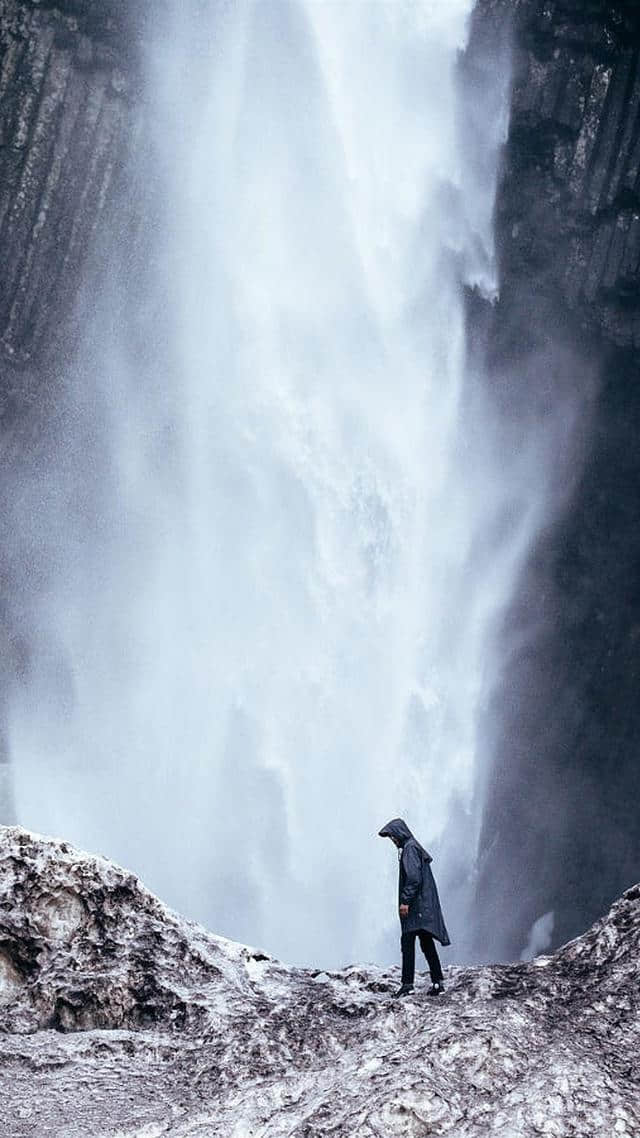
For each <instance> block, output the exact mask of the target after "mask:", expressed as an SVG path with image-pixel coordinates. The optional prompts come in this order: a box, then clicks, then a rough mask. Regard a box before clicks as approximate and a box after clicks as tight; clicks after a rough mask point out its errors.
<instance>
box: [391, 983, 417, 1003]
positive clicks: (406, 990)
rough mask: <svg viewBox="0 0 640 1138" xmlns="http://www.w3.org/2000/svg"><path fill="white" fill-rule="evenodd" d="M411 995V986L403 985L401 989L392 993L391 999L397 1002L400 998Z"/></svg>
mask: <svg viewBox="0 0 640 1138" xmlns="http://www.w3.org/2000/svg"><path fill="white" fill-rule="evenodd" d="M411 995H413V984H403V985H402V987H401V988H398V991H397V992H394V993H393V998H394V1000H397V999H399V997H400V996H411Z"/></svg>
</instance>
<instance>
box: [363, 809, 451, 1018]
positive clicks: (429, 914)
mask: <svg viewBox="0 0 640 1138" xmlns="http://www.w3.org/2000/svg"><path fill="white" fill-rule="evenodd" d="M379 833H380V837H381V838H390V839H391V841H392V842H393V843H394V845H396V846H397V847H398V849H399V851H400V854H399V861H400V875H399V881H398V906H399V913H400V927H401V930H402V935H401V937H400V945H401V948H402V987H401V988H400V990H399V992H397V993H396V995H398V996H405V995H407V994H408V993H409V992H411V991H413V980H414V974H415V953H416V936H418V938H419V940H420V947H421V948H422V951H423V952H424V954H425V956H426V958H427V961H428V964H429V971H430V973H431V981H432V985H431V991H430V993H429V994H430V995H434V996H437V995H440V993H441V992H443V991H444V984H443V977H442V968H441V965H440V960H439V957H438V953H437V950H436V946H435V944H434V939H435V940H439V941H440V944H442V945H447V944H451V941H450V940H449V934H448V932H447V928H446V925H445V923H444V917H443V916H442V909H441V908H440V899H439V897H438V890H437V888H436V883H435V881H434V878H433V874H432V872H431V864H430V863H431V861H432V860H433V859H432V857H431V854H428V853H427V851H426V850H425V849H423V848H422V846H421V845H420V843H419V842H418V841H416V839H415V838H414V836H413V834H412V833H411V830H410V829H409V827H408V826H407V823H406V822H404V821H403V819H402V818H393V819H392V821H391V822H387V824H386V826H383V827H382V829H381V830H380V831H379Z"/></svg>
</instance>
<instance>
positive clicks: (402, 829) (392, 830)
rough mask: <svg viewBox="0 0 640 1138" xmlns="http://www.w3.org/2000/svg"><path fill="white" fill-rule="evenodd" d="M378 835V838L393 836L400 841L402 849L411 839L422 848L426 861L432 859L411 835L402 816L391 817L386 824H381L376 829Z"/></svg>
mask: <svg viewBox="0 0 640 1138" xmlns="http://www.w3.org/2000/svg"><path fill="white" fill-rule="evenodd" d="M378 836H379V837H380V838H394V839H395V840H396V841H397V842H399V843H400V846H401V848H402V849H404V847H405V845H406V844H407V842H408V841H411V840H413V841H414V842H415V843H416V845H417V846H418V847H419V848H420V849H421V850H422V853H423V854H424V856H425V857H426V859H427V861H433V858H432V857H431V854H429V853H427V851H426V850H425V849H423V848H422V846H421V845H420V842H418V841H416V839H415V838H414V837H413V834H412V833H411V830H410V829H409V827H408V826H407V823H406V822H405V820H404V818H392V819H391V821H390V822H387V824H386V826H383V827H382V829H381V830H378Z"/></svg>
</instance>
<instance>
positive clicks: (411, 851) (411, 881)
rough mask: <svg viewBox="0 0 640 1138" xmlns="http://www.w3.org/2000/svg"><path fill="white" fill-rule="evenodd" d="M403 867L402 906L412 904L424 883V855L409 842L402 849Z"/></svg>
mask: <svg viewBox="0 0 640 1138" xmlns="http://www.w3.org/2000/svg"><path fill="white" fill-rule="evenodd" d="M402 868H403V870H404V885H403V886H402V891H401V893H400V904H401V906H404V905H410V904H411V902H412V901H414V900H415V898H416V897H417V896H418V893H419V892H420V886H421V885H422V857H421V855H420V851H419V850H418V849H417V848H416V847H415V846H414V845H410V844H407V845H406V846H405V847H404V849H403V851H402Z"/></svg>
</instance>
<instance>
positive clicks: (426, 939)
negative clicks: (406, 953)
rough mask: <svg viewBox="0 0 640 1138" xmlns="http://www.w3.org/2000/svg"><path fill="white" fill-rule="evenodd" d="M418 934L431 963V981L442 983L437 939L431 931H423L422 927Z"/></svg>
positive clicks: (428, 961) (421, 945)
mask: <svg viewBox="0 0 640 1138" xmlns="http://www.w3.org/2000/svg"><path fill="white" fill-rule="evenodd" d="M418 936H419V937H420V948H421V949H422V951H423V952H424V954H425V956H426V958H427V964H428V965H429V974H430V976H431V983H432V984H441V983H442V980H443V976H442V965H441V964H440V957H439V956H438V950H437V948H436V945H435V941H434V939H433V937H432V936H431V933H427V932H423V930H422V929H421V930H420V932H419V933H418ZM414 955H415V948H414Z"/></svg>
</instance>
